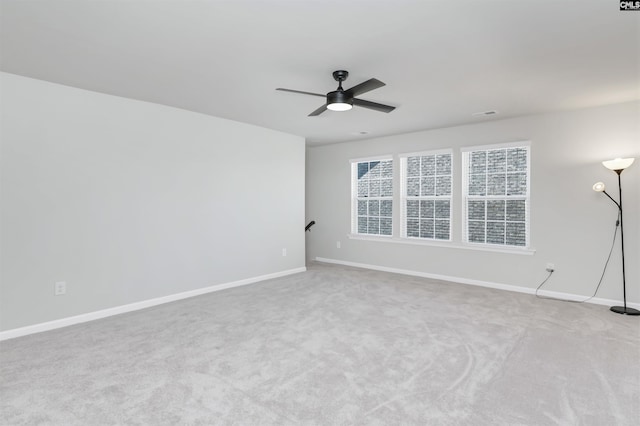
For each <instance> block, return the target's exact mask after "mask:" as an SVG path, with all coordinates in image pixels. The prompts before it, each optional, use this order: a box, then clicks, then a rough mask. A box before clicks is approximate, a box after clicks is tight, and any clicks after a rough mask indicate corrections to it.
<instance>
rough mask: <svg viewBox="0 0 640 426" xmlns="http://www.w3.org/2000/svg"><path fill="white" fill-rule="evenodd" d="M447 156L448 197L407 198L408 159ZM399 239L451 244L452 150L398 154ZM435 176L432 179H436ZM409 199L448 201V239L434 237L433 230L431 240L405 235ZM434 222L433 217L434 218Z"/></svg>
mask: <svg viewBox="0 0 640 426" xmlns="http://www.w3.org/2000/svg"><path fill="white" fill-rule="evenodd" d="M443 154H448V155H450V156H451V174H450V175H448V176H450V177H451V190H450V192H449V195H437V194H436V195H428V196H427V195H425V196H416V197H408V196H407V159H408V158H409V157H423V156H434V157H437V156H438V155H443ZM399 157H400V238H405V239H408V240H412V241H430V242H451V241H452V222H453V218H452V214H451V213H452V207H453V186H454V185H453V182H454V170H455V168H454V161H453V160H454V158H453V150H452V149H439V150H432V151H421V152H412V153H406V154H400V155H399ZM437 176H438V175H435V176H434V177H437ZM409 199H412V200H417V201H421V200H433V201H441V200H448V201H449V217H448V220H449V238H448V239H442V238H436V237H435V229H434V235H433V237H432V238H427V237H413V236H412V237H410V236H408V235H407V219H408V218H407V201H408V200H409ZM434 221H435V217H434Z"/></svg>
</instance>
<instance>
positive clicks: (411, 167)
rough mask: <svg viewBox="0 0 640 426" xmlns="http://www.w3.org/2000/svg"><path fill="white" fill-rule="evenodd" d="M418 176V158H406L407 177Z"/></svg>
mask: <svg viewBox="0 0 640 426" xmlns="http://www.w3.org/2000/svg"><path fill="white" fill-rule="evenodd" d="M419 176H420V157H408V158H407V177H419Z"/></svg>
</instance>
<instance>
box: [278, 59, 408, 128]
mask: <svg viewBox="0 0 640 426" xmlns="http://www.w3.org/2000/svg"><path fill="white" fill-rule="evenodd" d="M348 76H349V72H348V71H345V70H338V71H334V72H333V79H334V80H336V81H337V82H338V88H337V89H336V90H334V91H333V92H329V93H327V94H326V95H322V94H320V93H311V92H303V91H300V90H291V89H283V88H277V89H276V90H280V91H283V92H292V93H300V94H303V95H311V96H322V97H326V100H327V101H326V103H325V104H324V105H322V106H321V107H320V108H318V109H316V110H315V111H313V112H312V113H311V114H309V116H310V117H315V116H318V115H320V114H322V113H323V112H325V111H326V110H327V109H329V110H331V111H348V110H350V109H351V108H353V106H354V105H355V106H359V107H363V108H368V109H372V110H374V111H379V112H386V113H389V112H391V111H393V110H394V109H396V108H395V107H392V106H389V105H383V104H379V103H376V102H371V101H366V100H364V99H357V98H356V96H358V95H361V94H363V93H366V92H369V91H371V90H374V89H378V88H380V87H382V86H384V85H385V84H384V83H383V82H381V81H380V80H378V79H375V78H371V79H369V80H367V81H365V82H363V83H360V84H358V85H356V86H353V87H352V88H350V89H347V90H344V89H343V88H342V82H343V81H345V80H346V79H347V77H348Z"/></svg>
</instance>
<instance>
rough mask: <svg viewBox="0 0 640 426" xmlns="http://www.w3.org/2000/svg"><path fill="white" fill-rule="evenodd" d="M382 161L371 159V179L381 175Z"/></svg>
mask: <svg viewBox="0 0 640 426" xmlns="http://www.w3.org/2000/svg"><path fill="white" fill-rule="evenodd" d="M381 168H382V166H380V161H371V162H370V163H369V175H368V176H369V179H375V178H379V177H380V169H381Z"/></svg>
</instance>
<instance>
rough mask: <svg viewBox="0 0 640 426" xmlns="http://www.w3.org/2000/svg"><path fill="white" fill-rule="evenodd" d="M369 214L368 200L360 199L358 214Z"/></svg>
mask: <svg viewBox="0 0 640 426" xmlns="http://www.w3.org/2000/svg"><path fill="white" fill-rule="evenodd" d="M366 215H367V202H366V201H365V200H358V216H366Z"/></svg>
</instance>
